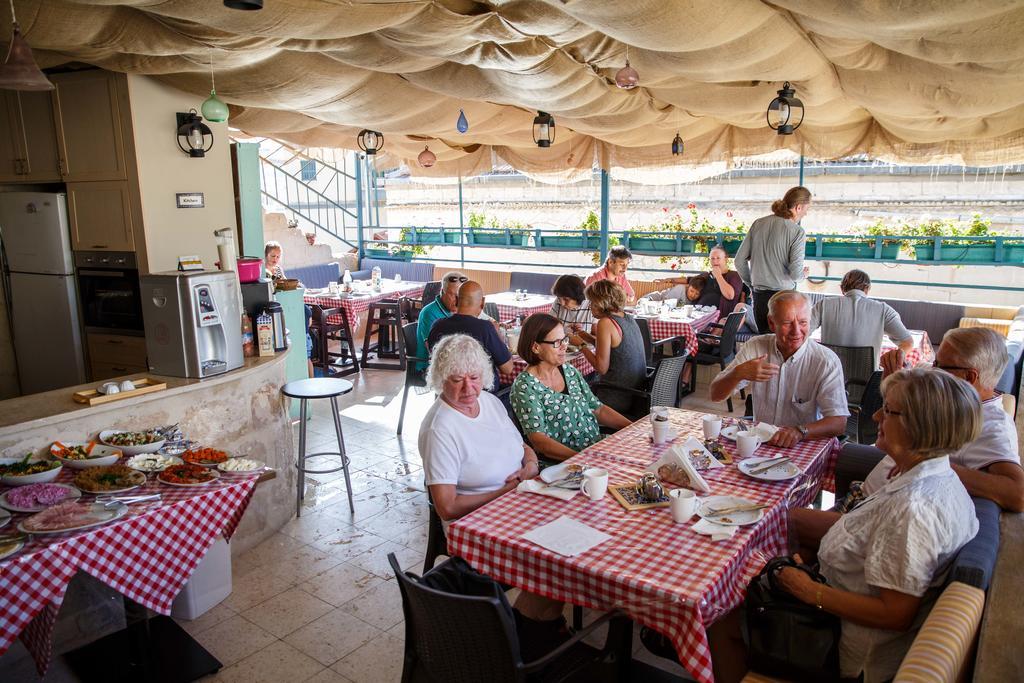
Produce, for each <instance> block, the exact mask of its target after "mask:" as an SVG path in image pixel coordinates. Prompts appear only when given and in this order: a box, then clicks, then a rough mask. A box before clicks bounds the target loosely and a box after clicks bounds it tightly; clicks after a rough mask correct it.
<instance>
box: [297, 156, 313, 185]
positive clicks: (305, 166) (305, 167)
mask: <svg viewBox="0 0 1024 683" xmlns="http://www.w3.org/2000/svg"><path fill="white" fill-rule="evenodd" d="M299 170H300V171H301V172H302V179H303V180H304V181H306V182H309V181H311V180H316V160H315V159H302V160H301V161H299Z"/></svg>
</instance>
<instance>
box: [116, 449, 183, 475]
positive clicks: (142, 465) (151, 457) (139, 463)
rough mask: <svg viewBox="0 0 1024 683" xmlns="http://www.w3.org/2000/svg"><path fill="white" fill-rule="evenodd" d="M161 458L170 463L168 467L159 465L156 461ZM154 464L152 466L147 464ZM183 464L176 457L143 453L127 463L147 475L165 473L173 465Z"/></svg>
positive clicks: (129, 459) (126, 463)
mask: <svg viewBox="0 0 1024 683" xmlns="http://www.w3.org/2000/svg"><path fill="white" fill-rule="evenodd" d="M157 457H159V458H160V459H162V460H166V461H168V462H167V464H166V465H157V464H156V463H155V459H156V458H157ZM147 462H148V463H152V464H147ZM181 462H182V460H181V458H179V457H178V456H176V455H163V454H162V453H161V454H159V455H157V454H154V453H143V454H141V455H133V456H132V457H130V458H128V459H127V460H126V461H125V463H124V464H125V465H127V466H128V467H131V468H132V469H133V470H135V471H137V472H145V473H147V474H149V473H151V472H163V471H164V470H166V469H167V468H168V467H171V466H172V465H180V464H181Z"/></svg>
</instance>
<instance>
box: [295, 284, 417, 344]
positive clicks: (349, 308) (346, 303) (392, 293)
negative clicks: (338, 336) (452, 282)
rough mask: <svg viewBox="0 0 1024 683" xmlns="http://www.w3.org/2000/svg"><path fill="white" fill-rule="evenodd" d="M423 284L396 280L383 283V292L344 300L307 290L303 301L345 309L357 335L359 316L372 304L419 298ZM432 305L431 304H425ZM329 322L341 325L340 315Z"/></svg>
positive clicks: (337, 296)
mask: <svg viewBox="0 0 1024 683" xmlns="http://www.w3.org/2000/svg"><path fill="white" fill-rule="evenodd" d="M425 286H426V285H425V283H423V282H404V281H403V282H395V281H394V280H383V281H381V291H380V292H374V293H367V294H353V295H352V296H350V297H345V298H342V297H341V296H340V295H331V294H329V293H327V292H326V291H314V292H311V291H310V290H306V293H305V294H304V295H303V297H302V300H303V301H305V302H306V303H307V304H315V305H317V306H321V307H323V308H343V309H345V314H346V315H347V316H348V323H349V326H350V327H351V328H352V334H355V333H356V329H357V328H358V327H359V316H360V314H362V313H366V311H367V310H368V309H369V308H370V304H372V303H374V302H376V301H381V300H383V299H389V298H393V297H399V296H406V297H418V296H420V295H421V294H423V288H424V287H425ZM424 303H430V302H424ZM327 322H329V323H331V324H333V325H337V324H340V323H341V316H340V315H332V316H330V317H328V318H327Z"/></svg>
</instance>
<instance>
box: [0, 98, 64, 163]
mask: <svg viewBox="0 0 1024 683" xmlns="http://www.w3.org/2000/svg"><path fill="white" fill-rule="evenodd" d="M2 95H3V102H2V106H0V131H2V132H0V182H10V183H18V182H31V183H40V182H56V181H59V180H60V168H59V157H58V153H57V133H56V125H55V123H54V119H53V111H54V110H53V98H52V97H51V94H50V93H49V92H28V91H24V92H18V91H13V90H7V91H3V92H2Z"/></svg>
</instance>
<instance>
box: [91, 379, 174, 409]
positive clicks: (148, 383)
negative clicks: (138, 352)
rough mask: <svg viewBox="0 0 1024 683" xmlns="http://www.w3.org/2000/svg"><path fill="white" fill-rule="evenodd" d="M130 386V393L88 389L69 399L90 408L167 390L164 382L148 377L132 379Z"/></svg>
mask: <svg viewBox="0 0 1024 683" xmlns="http://www.w3.org/2000/svg"><path fill="white" fill-rule="evenodd" d="M132 384H134V385H135V389H133V390H132V391H119V392H117V393H116V394H101V393H100V392H98V391H96V390H95V389H88V390H86V391H76V392H75V393H73V394H72V395H71V398H72V399H74V401H75V403H88V404H89V405H91V406H95V405H99V404H101V403H110V402H111V401H120V400H121V399H123V398H131V397H132V396H141V395H143V394H151V393H153V392H154V391H162V390H164V389H166V388H167V383H166V382H158V381H156V380H155V379H151V378H149V377H143V378H142V379H133V380H132Z"/></svg>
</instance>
